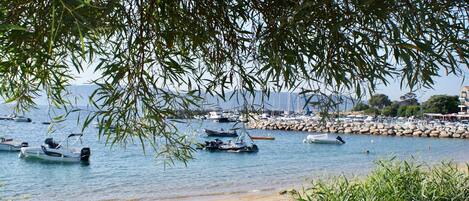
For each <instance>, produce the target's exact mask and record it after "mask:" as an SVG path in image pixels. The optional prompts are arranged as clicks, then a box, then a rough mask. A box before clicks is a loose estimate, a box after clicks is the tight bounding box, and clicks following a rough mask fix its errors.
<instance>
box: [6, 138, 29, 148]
mask: <svg viewBox="0 0 469 201" xmlns="http://www.w3.org/2000/svg"><path fill="white" fill-rule="evenodd" d="M21 147H28V143H27V142H18V141H14V140H13V139H11V138H4V137H0V151H19V150H20V149H21Z"/></svg>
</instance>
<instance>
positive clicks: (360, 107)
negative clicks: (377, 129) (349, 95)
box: [352, 102, 370, 112]
mask: <svg viewBox="0 0 469 201" xmlns="http://www.w3.org/2000/svg"><path fill="white" fill-rule="evenodd" d="M369 108H370V106H368V105H367V104H365V103H363V102H359V103H357V104H355V105H354V106H353V108H352V111H355V112H357V111H364V110H367V109H369Z"/></svg>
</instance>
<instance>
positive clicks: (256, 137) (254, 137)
mask: <svg viewBox="0 0 469 201" xmlns="http://www.w3.org/2000/svg"><path fill="white" fill-rule="evenodd" d="M251 139H253V140H275V137H268V136H251Z"/></svg>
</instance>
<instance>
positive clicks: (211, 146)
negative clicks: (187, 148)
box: [199, 132, 259, 153]
mask: <svg viewBox="0 0 469 201" xmlns="http://www.w3.org/2000/svg"><path fill="white" fill-rule="evenodd" d="M199 149H204V150H207V151H225V152H235V153H240V152H247V153H255V152H258V151H259V148H258V147H257V145H256V144H254V143H253V141H252V139H251V137H250V136H249V135H248V134H247V133H245V132H244V133H241V135H239V137H238V138H236V140H235V141H231V140H228V141H227V142H223V141H221V140H219V139H215V140H214V141H205V144H201V145H200V146H199Z"/></svg>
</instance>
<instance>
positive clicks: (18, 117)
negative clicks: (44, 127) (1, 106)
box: [13, 116, 31, 122]
mask: <svg viewBox="0 0 469 201" xmlns="http://www.w3.org/2000/svg"><path fill="white" fill-rule="evenodd" d="M13 121H15V122H31V118H28V117H23V116H17V117H13Z"/></svg>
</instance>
